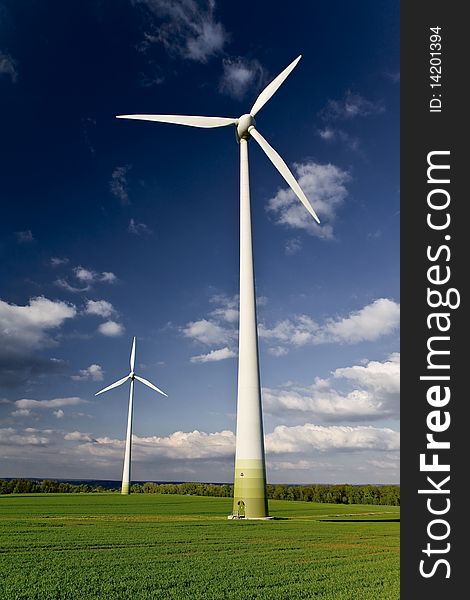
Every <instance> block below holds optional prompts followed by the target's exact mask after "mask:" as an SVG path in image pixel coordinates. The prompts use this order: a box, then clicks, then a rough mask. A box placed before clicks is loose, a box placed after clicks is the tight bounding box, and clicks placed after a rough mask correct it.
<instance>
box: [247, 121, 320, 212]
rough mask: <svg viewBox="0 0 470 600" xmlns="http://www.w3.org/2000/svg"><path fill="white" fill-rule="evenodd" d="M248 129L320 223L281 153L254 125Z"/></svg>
mask: <svg viewBox="0 0 470 600" xmlns="http://www.w3.org/2000/svg"><path fill="white" fill-rule="evenodd" d="M248 131H249V133H250V135H251V137H253V138H254V139H255V140H256V141H257V142H258V144H259V145H260V146H261V148H262V149H263V150H264V152H265V153H266V154H267V156H268V158H269V160H270V161H271V162H272V163H273V165H274V166H275V167H276V169H277V170H278V171H279V173H280V174H281V175H282V176H283V177H284V179H285V180H286V181H287V183H288V184H289V186H290V188H291V190H292V191H293V192H294V194H295V195H296V196H297V198H298V199H299V200H300V201H301V202H302V204H303V205H304V206H305V208H306V209H307V210H308V212H309V213H310V214H311V215H312V217H313V218H314V219H315V221H316V222H317V223H318V224H319V223H320V219H319V218H318V217H317V215H316V213H315V211H314V210H313V208H312V205H311V204H310V202H309V201H308V199H307V196H306V195H305V194H304V193H303V191H302V188H301V187H300V185H299V184H298V183H297V181H296V179H295V178H294V176H293V175H292V173H291V172H290V170H289V167H288V166H287V165H286V163H285V162H284V160H283V159H282V158H281V157H280V156H279V154H278V153H277V152H276V150H274V148H272V147H271V146H270V145H269V144H268V142H267V141H266V140H265V139H264V137H263V136H262V135H261V133H260V132H259V131H257V130H256V129H255V128H254V127H250V129H249V130H248Z"/></svg>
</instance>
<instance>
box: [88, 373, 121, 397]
mask: <svg viewBox="0 0 470 600" xmlns="http://www.w3.org/2000/svg"><path fill="white" fill-rule="evenodd" d="M128 379H129V375H126V376H125V377H123V378H122V379H120V380H119V381H115V382H114V383H112V384H111V385H108V387H105V388H104V389H102V390H100V391H99V392H96V394H95V396H98V395H99V394H102V393H103V392H107V391H108V390H112V389H113V388H115V387H118V385H122V384H123V383H126V381H127V380H128Z"/></svg>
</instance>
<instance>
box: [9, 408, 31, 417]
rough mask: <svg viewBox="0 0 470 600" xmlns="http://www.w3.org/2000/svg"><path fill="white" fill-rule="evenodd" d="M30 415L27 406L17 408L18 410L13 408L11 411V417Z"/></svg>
mask: <svg viewBox="0 0 470 600" xmlns="http://www.w3.org/2000/svg"><path fill="white" fill-rule="evenodd" d="M30 415H31V411H30V410H29V408H19V409H18V410H14V411H13V412H12V413H11V416H12V417H29V416H30Z"/></svg>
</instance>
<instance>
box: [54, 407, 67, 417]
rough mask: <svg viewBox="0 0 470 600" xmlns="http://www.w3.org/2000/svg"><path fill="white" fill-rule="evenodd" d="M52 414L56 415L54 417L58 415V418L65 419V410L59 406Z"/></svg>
mask: <svg viewBox="0 0 470 600" xmlns="http://www.w3.org/2000/svg"><path fill="white" fill-rule="evenodd" d="M52 414H53V415H54V417H56V418H57V419H63V418H64V416H65V413H64V411H63V410H62V409H61V408H59V409H58V410H53V411H52Z"/></svg>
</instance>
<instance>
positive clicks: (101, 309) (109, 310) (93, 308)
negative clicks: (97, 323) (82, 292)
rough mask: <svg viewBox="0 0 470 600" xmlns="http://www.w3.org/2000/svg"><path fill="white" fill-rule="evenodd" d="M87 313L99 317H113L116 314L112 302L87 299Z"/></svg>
mask: <svg viewBox="0 0 470 600" xmlns="http://www.w3.org/2000/svg"><path fill="white" fill-rule="evenodd" d="M85 313H86V314H87V315H96V316H98V317H103V318H105V319H106V318H107V317H112V316H113V315H115V314H116V310H115V309H114V307H113V305H112V304H111V302H108V301H107V300H87V303H86V308H85Z"/></svg>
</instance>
